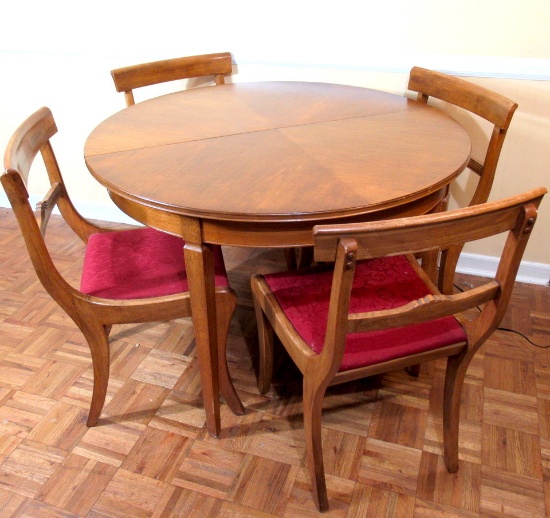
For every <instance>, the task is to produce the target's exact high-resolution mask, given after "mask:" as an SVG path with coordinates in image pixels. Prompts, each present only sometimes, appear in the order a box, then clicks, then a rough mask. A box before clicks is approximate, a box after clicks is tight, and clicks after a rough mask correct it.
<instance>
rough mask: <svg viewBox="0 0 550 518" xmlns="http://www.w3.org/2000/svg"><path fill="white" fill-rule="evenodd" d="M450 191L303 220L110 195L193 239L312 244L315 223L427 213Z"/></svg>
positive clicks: (127, 209) (153, 223)
mask: <svg viewBox="0 0 550 518" xmlns="http://www.w3.org/2000/svg"><path fill="white" fill-rule="evenodd" d="M447 191H448V187H447V186H444V187H442V188H441V189H439V190H437V191H435V192H432V193H430V194H428V195H426V196H424V197H422V198H419V199H417V200H413V201H410V202H408V203H406V204H402V205H397V206H395V207H389V208H384V209H380V210H375V211H370V212H367V213H364V214H359V215H352V216H345V217H341V218H328V219H323V218H321V217H320V218H319V219H312V220H306V221H299V222H297V221H278V222H272V221H254V222H250V221H230V220H221V219H220V220H213V219H206V218H203V219H201V218H200V217H194V216H187V215H183V214H179V213H176V212H170V211H169V210H168V209H166V210H164V209H160V208H158V207H151V206H147V205H144V202H143V201H138V200H131V199H129V198H125V197H123V196H120V195H118V194H116V193H114V192H112V191H111V192H109V195H110V196H111V199H112V200H113V202H114V203H115V204H116V205H117V207H118V208H120V209H121V210H122V211H123V212H124V213H125V214H127V215H128V216H130V217H131V218H133V219H135V220H136V221H139V222H140V223H143V224H144V225H147V226H150V227H153V228H156V229H158V230H162V231H164V232H167V233H169V234H173V235H176V236H181V237H182V238H183V239H185V240H186V241H189V242H192V243H211V244H219V245H230V246H243V247H266V248H284V247H289V246H308V245H312V244H313V237H312V229H313V226H314V225H321V224H337V223H358V222H364V221H378V220H382V219H395V218H401V217H408V216H416V215H419V214H426V213H427V212H430V211H431V210H432V209H434V208H435V207H436V206H437V205H438V204H439V203H440V202H441V201H442V200H443V199H444V198H445V196H446V195H447Z"/></svg>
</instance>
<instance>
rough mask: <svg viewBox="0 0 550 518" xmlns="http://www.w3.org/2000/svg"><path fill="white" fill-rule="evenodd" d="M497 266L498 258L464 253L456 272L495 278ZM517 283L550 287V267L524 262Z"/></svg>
mask: <svg viewBox="0 0 550 518" xmlns="http://www.w3.org/2000/svg"><path fill="white" fill-rule="evenodd" d="M497 266H498V258H497V257H492V256H489V255H478V254H467V253H462V254H461V255H460V259H459V260H458V265H457V268H456V271H457V272H459V273H467V274H471V275H478V276H481V277H493V276H494V275H495V273H496V271H497ZM516 281H518V282H527V283H529V284H541V285H550V284H549V283H550V265H548V264H543V263H534V262H531V261H522V262H521V264H520V267H519V271H518V274H517V277H516Z"/></svg>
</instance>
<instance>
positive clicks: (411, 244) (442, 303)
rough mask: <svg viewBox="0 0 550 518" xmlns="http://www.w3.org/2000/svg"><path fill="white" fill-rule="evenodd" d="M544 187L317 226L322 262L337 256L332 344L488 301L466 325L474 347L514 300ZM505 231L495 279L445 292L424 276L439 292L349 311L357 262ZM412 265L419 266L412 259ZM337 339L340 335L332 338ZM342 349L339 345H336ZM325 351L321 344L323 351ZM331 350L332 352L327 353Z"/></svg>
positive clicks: (316, 248) (329, 334)
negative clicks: (410, 213) (439, 208)
mask: <svg viewBox="0 0 550 518" xmlns="http://www.w3.org/2000/svg"><path fill="white" fill-rule="evenodd" d="M545 193H546V189H544V188H538V189H535V190H532V191H530V192H527V193H525V194H521V195H518V196H514V197H511V198H507V199H505V200H501V201H496V202H491V203H486V204H480V205H476V206H472V207H466V208H463V209H459V210H455V211H449V212H442V213H436V214H428V215H424V216H415V217H411V218H402V219H395V220H386V221H378V222H371V223H356V224H348V225H321V226H316V227H315V228H314V232H313V238H314V254H315V259H316V260H317V261H322V262H332V261H335V267H334V277H333V283H332V292H331V301H330V309H329V321H328V327H327V334H326V336H327V341H326V342H325V346H324V347H326V348H327V349H329V350H330V347H334V346H332V345H331V344H330V343H328V342H330V341H331V340H332V341H333V343H340V344H341V343H342V341H343V340H344V337H345V334H346V333H347V332H350V333H351V332H361V331H373V330H376V329H383V328H391V327H400V326H404V325H409V324H414V323H420V322H425V321H429V320H435V319H438V318H442V317H444V316H449V315H456V314H459V313H461V312H464V311H466V310H468V309H471V308H476V307H478V306H480V305H483V309H482V311H481V313H480V314H479V316H478V317H477V318H476V319H474V320H472V321H468V322H466V323H464V329H465V331H466V334H467V336H468V342H469V348H470V349H473V351H474V352H475V349H476V348H477V347H479V345H481V343H483V341H484V340H485V339H486V338H487V336H489V334H490V333H491V332H493V331H494V330H495V329H496V327H497V326H498V324H499V323H500V321H501V319H502V317H503V316H504V313H505V311H506V307H507V305H508V301H509V299H510V296H511V293H512V289H513V286H514V281H515V278H516V275H517V271H518V268H519V265H520V261H521V258H522V255H523V252H524V250H525V246H526V245H527V241H528V239H529V236H530V235H531V230H532V228H533V225H534V224H535V220H536V218H537V209H538V206H539V204H540V201H541V199H542V197H543V196H544V194H545ZM502 233H507V234H508V237H507V239H506V242H505V244H504V246H503V250H502V254H501V257H500V262H499V265H498V269H497V272H496V275H495V277H494V279H491V280H488V281H487V282H485V283H484V284H483V285H481V286H479V287H477V288H474V289H471V290H469V291H467V292H464V293H458V294H453V295H441V294H439V293H438V292H437V290H436V289H435V286H433V285H432V284H431V282H430V281H429V280H428V278H427V277H426V276H425V275H423V272H422V270H421V268H419V267H418V273H419V274H420V275H421V276H423V277H424V280H425V282H426V284H427V285H428V286H430V287H431V288H433V291H432V293H433V295H429V296H426V297H424V298H423V299H421V300H416V301H411V302H410V303H409V304H407V305H405V306H403V307H401V308H396V309H391V310H384V311H374V312H370V313H360V314H359V313H356V314H352V313H349V314H348V307H349V300H350V294H351V287H352V282H353V275H354V270H355V264H356V261H357V260H362V259H372V258H376V257H386V256H391V255H402V254H405V255H408V256H409V257H412V255H410V254H413V253H415V252H423V251H429V250H438V249H445V248H447V247H450V246H453V245H455V244H461V243H465V242H470V241H475V240H478V239H482V238H485V237H488V236H493V235H497V234H502ZM413 265H414V266H416V263H415V262H414V261H413ZM333 338H334V340H333ZM338 347H340V346H338ZM324 351H325V349H323V354H324ZM327 354H330V353H327Z"/></svg>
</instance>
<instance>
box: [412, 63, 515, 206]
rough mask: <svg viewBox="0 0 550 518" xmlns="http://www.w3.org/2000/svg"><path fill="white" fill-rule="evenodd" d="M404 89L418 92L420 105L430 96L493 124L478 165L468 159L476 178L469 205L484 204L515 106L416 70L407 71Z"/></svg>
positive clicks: (469, 85) (459, 81)
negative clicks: (408, 72)
mask: <svg viewBox="0 0 550 518" xmlns="http://www.w3.org/2000/svg"><path fill="white" fill-rule="evenodd" d="M408 89H409V90H411V91H414V92H418V101H420V102H424V103H427V102H428V99H429V98H430V97H434V98H436V99H440V100H442V101H445V102H447V103H450V104H453V105H455V106H458V107H459V108H462V109H464V110H467V111H468V112H471V113H474V114H475V115H477V116H479V117H481V118H483V119H485V120H487V121H489V122H490V123H492V124H493V131H492V134H491V139H490V141H489V145H488V147H487V152H486V154H485V157H484V158H483V160H482V161H481V162H478V161H476V160H474V159H471V160H470V163H469V164H468V168H469V169H471V170H472V171H474V172H475V173H476V174H478V175H479V177H480V178H479V183H478V186H477V188H476V191H475V193H474V195H473V197H472V199H471V201H470V205H476V204H478V203H485V202H486V201H487V200H488V199H489V195H490V193H491V187H492V185H493V180H494V177H495V171H496V168H497V164H498V159H499V157H500V152H501V149H502V145H503V144H504V138H505V137H506V132H507V130H508V127H509V126H510V122H511V120H512V116H513V115H514V112H515V111H516V108H517V107H518V105H517V104H516V103H515V102H513V101H511V100H510V99H508V98H507V97H504V96H503V95H500V94H498V93H496V92H493V91H491V90H488V89H486V88H483V87H481V86H478V85H475V84H473V83H471V82H469V81H465V80H463V79H459V78H457V77H454V76H450V75H447V74H443V73H441V72H435V71H433V70H427V69H425V68H420V67H413V68H412V69H411V72H410V75H409V84H408Z"/></svg>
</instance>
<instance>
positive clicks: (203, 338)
mask: <svg viewBox="0 0 550 518" xmlns="http://www.w3.org/2000/svg"><path fill="white" fill-rule="evenodd" d="M184 254H185V264H186V269H187V278H188V282H189V293H190V295H191V313H192V317H193V327H194V331H195V343H196V347H197V356H198V360H199V368H200V377H201V386H202V397H203V401H204V409H205V411H206V427H207V429H208V433H209V434H210V435H212V436H214V437H217V436H218V434H219V433H220V384H219V374H218V346H217V326H216V301H215V291H214V290H215V288H214V255H213V253H212V250H211V249H210V248H209V247H208V246H207V245H204V244H202V245H201V244H193V243H187V242H186V243H185V247H184Z"/></svg>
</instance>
